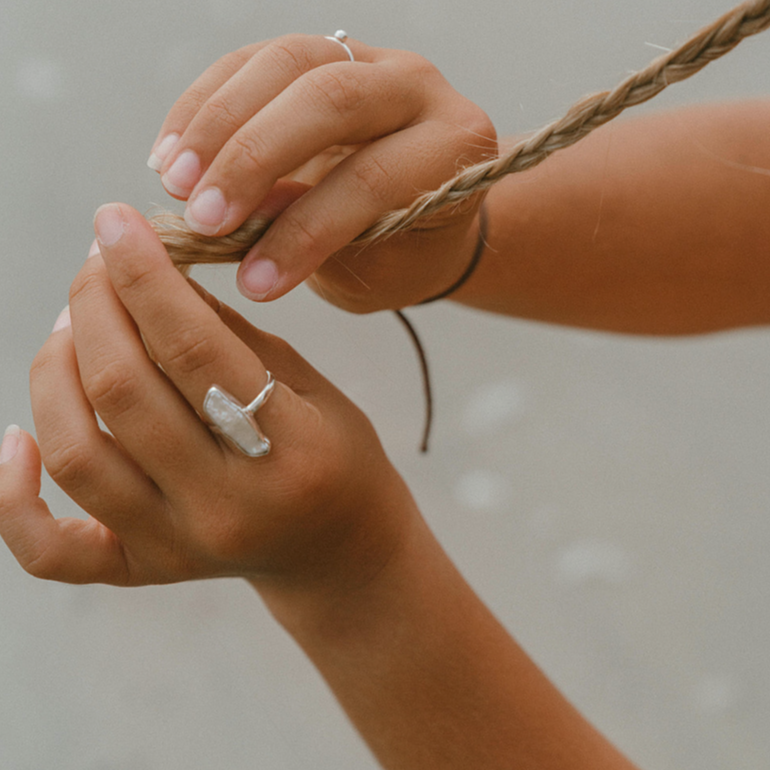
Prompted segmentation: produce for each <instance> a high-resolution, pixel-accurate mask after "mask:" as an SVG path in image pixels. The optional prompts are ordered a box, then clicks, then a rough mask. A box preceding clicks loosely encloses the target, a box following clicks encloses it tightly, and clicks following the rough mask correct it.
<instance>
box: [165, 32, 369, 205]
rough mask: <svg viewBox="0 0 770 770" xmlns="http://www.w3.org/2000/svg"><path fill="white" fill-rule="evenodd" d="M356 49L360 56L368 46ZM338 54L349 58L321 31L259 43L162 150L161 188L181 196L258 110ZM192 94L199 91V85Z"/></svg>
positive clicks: (187, 192) (184, 197)
mask: <svg viewBox="0 0 770 770" xmlns="http://www.w3.org/2000/svg"><path fill="white" fill-rule="evenodd" d="M358 49H359V50H358V51H357V53H358V55H359V56H363V55H364V50H365V49H366V50H368V47H366V46H358ZM343 59H344V60H345V61H347V60H348V57H347V55H346V53H345V51H344V49H343V48H342V47H341V46H340V45H339V44H338V43H335V42H333V41H330V40H326V39H325V38H324V37H323V36H322V35H287V36H285V37H282V38H278V39H277V40H273V41H270V42H268V43H264V44H261V46H260V47H259V48H256V50H253V51H252V55H251V57H250V58H249V60H248V61H247V62H245V63H243V65H242V66H241V67H240V68H239V69H238V70H237V71H235V72H234V73H233V74H232V76H231V77H230V78H228V79H227V80H226V81H225V82H221V83H220V87H219V88H218V89H217V90H216V91H215V92H210V93H209V97H208V99H206V101H205V102H203V103H200V104H198V105H197V110H196V112H195V114H194V116H193V117H192V118H191V119H190V120H189V122H188V124H187V125H186V127H185V130H184V133H183V134H182V136H181V140H180V141H179V142H178V143H176V144H175V145H174V147H173V149H172V150H171V151H170V152H168V153H167V154H166V155H165V156H164V160H165V162H164V163H163V166H162V177H161V180H162V182H163V185H164V186H165V188H166V190H167V191H168V192H169V193H171V194H172V195H175V196H176V197H178V198H182V199H186V198H187V197H188V196H189V194H190V192H191V191H192V189H193V187H194V186H195V185H196V184H197V182H198V181H199V179H200V177H201V174H202V173H203V172H204V171H205V169H206V168H208V166H209V165H210V164H211V162H212V161H213V160H214V158H215V157H216V156H217V154H218V153H219V151H220V150H221V149H222V147H223V146H224V145H225V144H226V143H227V141H228V140H229V139H230V138H231V137H232V136H233V134H235V133H236V132H237V131H238V130H240V129H241V128H242V127H243V125H244V124H246V123H247V122H248V121H249V120H250V119H251V118H252V117H254V115H256V114H257V112H259V111H260V110H261V109H262V108H263V107H264V106H265V105H267V104H268V103H269V102H270V101H271V100H273V99H274V98H275V97H276V96H278V95H279V94H280V93H281V92H282V91H283V90H284V89H285V88H286V87H287V86H289V85H290V84H291V83H293V82H294V81H295V80H297V79H298V78H300V77H302V75H304V74H305V73H307V72H310V71H311V70H313V69H315V68H317V67H320V66H322V65H324V64H329V63H333V62H339V61H342V60H343ZM212 82H213V81H212ZM208 85H209V82H207V83H206V86H208ZM194 88H195V87H194ZM196 94H197V95H198V96H200V95H202V92H201V90H200V89H196Z"/></svg>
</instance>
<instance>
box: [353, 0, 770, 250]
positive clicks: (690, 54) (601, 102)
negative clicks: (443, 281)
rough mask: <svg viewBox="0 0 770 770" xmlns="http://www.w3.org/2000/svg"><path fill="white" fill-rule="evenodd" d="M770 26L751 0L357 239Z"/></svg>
mask: <svg viewBox="0 0 770 770" xmlns="http://www.w3.org/2000/svg"><path fill="white" fill-rule="evenodd" d="M768 27H770V0H751V1H750V2H746V3H743V4H741V5H739V6H737V7H736V8H734V9H733V10H732V11H729V12H728V13H726V14H724V16H721V17H720V18H719V19H717V20H716V21H715V22H713V23H712V24H710V25H709V26H708V27H705V28H704V29H702V30H701V31H700V32H698V33H697V34H696V35H694V36H693V37H691V38H690V39H689V40H687V42H685V43H684V44H682V45H681V46H679V48H677V49H676V50H674V51H671V52H670V53H667V54H665V55H663V56H660V57H658V58H657V59H655V60H654V61H652V62H651V63H650V64H649V65H648V66H647V67H645V68H644V69H643V70H641V71H640V72H636V73H634V74H632V75H630V76H629V77H627V78H626V79H625V80H623V81H622V82H621V83H619V84H618V85H617V86H616V87H615V88H614V89H613V90H612V91H602V92H600V93H596V94H591V95H589V96H586V97H583V98H582V99H581V100H580V101H578V102H577V103H576V104H574V105H573V106H572V107H571V108H570V109H569V111H568V112H567V114H566V115H565V116H564V117H562V118H560V119H559V120H555V121H553V122H552V123H549V124H548V125H547V126H544V127H543V128H541V129H540V130H539V131H538V132H537V133H536V134H535V135H534V136H532V137H530V138H529V139H526V140H524V141H522V142H519V143H518V144H517V145H516V146H515V147H514V148H513V149H511V150H510V152H508V153H506V154H505V155H502V156H500V157H499V158H495V159H493V160H489V161H485V162H483V163H478V164H476V165H474V166H470V167H468V168H467V169H465V170H464V171H461V172H460V173H459V174H457V176H455V177H454V178H453V179H450V180H449V181H448V182H446V183H444V184H443V185H442V186H441V187H440V188H439V189H438V190H436V191H435V192H430V193H426V194H425V195H422V196H420V197H419V198H417V200H415V201H414V203H412V205H411V206H409V208H406V209H402V210H400V211H394V212H391V213H389V214H386V215H385V216H384V217H382V218H381V219H380V220H378V221H377V222H376V223H375V224H374V225H372V227H370V228H369V229H368V230H366V232H364V233H362V235H360V236H359V237H358V239H357V240H356V242H358V243H369V242H371V241H374V240H377V239H379V238H383V237H385V236H388V235H392V234H393V233H396V232H400V231H403V230H409V229H411V228H413V227H414V226H415V225H416V224H417V223H418V221H419V220H421V219H423V218H424V217H428V216H431V215H432V214H435V213H437V212H438V211H440V210H441V209H443V208H444V207H445V206H448V205H453V204H457V203H460V202H461V201H464V200H466V199H467V198H469V197H470V196H472V195H474V194H475V193H477V192H479V191H481V190H486V189H488V188H489V187H491V186H492V185H493V184H495V182H498V181H500V180H501V179H502V178H503V177H505V176H507V175H508V174H515V173H517V172H520V171H525V170H526V169H529V168H533V167H534V166H537V165H538V164H540V163H542V162H543V161H544V160H545V159H546V158H547V157H549V156H550V155H551V154H552V153H554V152H556V150H562V149H564V148H566V147H571V146H572V145H573V144H576V143H577V142H579V141H580V140H581V139H583V138H585V137H586V136H588V134H590V133H591V132H592V131H594V130H595V129H597V128H599V126H603V125H604V124H605V123H608V122H609V121H610V120H612V119H613V118H616V117H617V116H618V115H620V113H621V112H623V111H624V110H625V109H627V108H628V107H633V106H634V105H637V104H642V103H643V102H646V101H648V100H649V99H652V98H653V97H654V96H656V95H657V94H659V93H660V92H661V91H662V90H663V89H664V88H667V87H668V86H670V85H672V84H673V83H678V82H680V81H682V80H686V79H687V78H689V77H691V76H692V75H694V74H695V73H696V72H699V71H700V70H701V69H703V67H705V66H706V65H707V64H710V63H711V62H712V61H715V60H716V59H719V58H720V57H721V56H724V55H725V54H726V53H728V52H729V51H732V49H733V48H735V46H737V45H738V43H740V42H741V40H743V39H744V38H746V37H749V36H750V35H756V34H757V33H759V32H762V31H764V30H765V29H767V28H768Z"/></svg>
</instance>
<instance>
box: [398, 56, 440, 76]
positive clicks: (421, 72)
mask: <svg viewBox="0 0 770 770" xmlns="http://www.w3.org/2000/svg"><path fill="white" fill-rule="evenodd" d="M404 65H405V66H406V67H407V68H408V69H409V71H410V72H411V73H412V76H413V77H417V78H420V81H425V80H427V79H431V78H436V77H440V78H441V79H442V80H443V79H444V76H443V75H442V74H441V71H440V70H439V68H438V67H437V66H436V65H435V64H434V63H433V62H432V61H430V60H429V59H426V58H425V57H424V56H421V55H420V54H418V53H413V52H411V51H410V52H408V53H406V55H405V56H404Z"/></svg>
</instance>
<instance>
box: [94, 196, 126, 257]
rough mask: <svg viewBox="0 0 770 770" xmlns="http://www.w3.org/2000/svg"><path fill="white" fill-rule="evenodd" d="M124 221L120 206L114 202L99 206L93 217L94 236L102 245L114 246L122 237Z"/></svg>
mask: <svg viewBox="0 0 770 770" xmlns="http://www.w3.org/2000/svg"><path fill="white" fill-rule="evenodd" d="M125 226H126V223H125V221H124V220H123V214H121V212H120V208H119V207H118V206H116V205H115V204H114V203H108V204H106V205H104V206H101V207H100V208H98V209H97V211H96V216H95V217H94V229H95V230H96V237H97V238H98V239H99V243H100V244H101V245H102V246H106V247H107V248H109V247H110V246H114V245H115V244H116V243H117V242H118V241H119V240H120V239H121V238H122V237H123V231H124V229H125Z"/></svg>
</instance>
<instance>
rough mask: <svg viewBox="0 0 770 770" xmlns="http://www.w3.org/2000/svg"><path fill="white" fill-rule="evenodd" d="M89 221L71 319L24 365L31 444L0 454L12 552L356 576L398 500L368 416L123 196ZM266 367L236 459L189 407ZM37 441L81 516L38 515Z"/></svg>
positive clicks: (30, 565)
mask: <svg viewBox="0 0 770 770" xmlns="http://www.w3.org/2000/svg"><path fill="white" fill-rule="evenodd" d="M96 226H97V232H98V234H99V243H100V249H101V253H99V249H96V248H94V249H92V256H91V257H90V258H89V259H88V260H87V261H86V263H85V265H84V266H83V268H82V269H81V271H80V273H79V275H78V276H77V278H76V279H75V281H74V283H73V286H72V290H71V296H70V314H71V326H67V325H66V324H65V325H64V327H63V328H60V329H59V330H57V331H55V332H53V333H52V334H51V336H50V337H49V339H48V340H47V341H46V343H45V345H44V346H43V348H42V350H41V351H40V353H39V354H38V356H37V357H36V359H35V362H34V364H33V367H32V373H31V390H32V405H33V412H34V417H35V424H36V428H37V435H38V440H39V443H40V448H39V449H38V446H37V445H36V443H35V441H34V439H33V438H32V436H30V435H29V434H27V433H22V434H21V436H20V440H19V444H18V447H17V450H16V453H15V455H14V456H13V457H12V458H11V459H8V460H7V461H6V462H4V463H2V464H0V534H2V536H3V538H4V539H5V540H6V542H7V544H8V545H9V547H10V548H11V550H12V551H13V553H14V554H15V556H16V557H17V559H18V560H19V561H20V563H21V564H22V566H23V567H24V568H25V569H27V570H28V571H29V572H31V573H32V574H34V575H37V576H39V577H43V578H50V579H53V580H61V581H65V582H71V583H87V582H101V583H111V584H116V585H143V584H148V583H168V582H174V581H182V580H192V579H199V578H206V577H216V576H227V575H229V576H244V577H247V578H250V579H251V580H253V581H255V583H256V584H259V583H260V582H262V583H264V582H270V581H272V583H273V584H280V583H282V582H284V583H291V584H293V585H297V584H302V585H306V584H310V583H312V584H314V585H334V584H335V582H336V581H340V582H341V583H342V584H344V585H348V584H350V585H353V584H355V583H356V582H358V583H360V582H361V581H365V580H366V577H367V575H368V574H369V573H371V572H372V571H373V570H376V569H378V565H379V564H381V563H382V562H383V561H384V560H385V559H387V557H388V555H389V553H390V551H392V549H393V547H394V543H395V542H396V541H397V540H398V537H399V531H400V527H401V522H402V519H403V513H404V511H405V510H407V509H408V508H409V505H410V504H409V503H408V502H407V501H408V500H409V493H408V492H407V491H406V488H405V486H404V485H403V482H402V481H401V480H400V478H399V477H398V475H397V474H396V472H395V471H394V469H393V468H392V466H391V465H390V464H389V463H388V461H387V459H386V458H385V456H384V453H383V451H382V448H381V446H380V444H379V442H378V440H377V437H376V435H375V433H374V431H373V429H372V427H371V425H370V424H369V422H368V420H367V419H366V418H365V417H364V415H363V414H362V413H361V412H360V411H359V410H358V409H357V408H356V407H355V406H354V405H353V404H352V403H351V402H350V401H348V400H347V399H346V398H345V397H344V396H343V395H342V394H341V393H340V392H339V391H338V390H337V389H336V388H334V387H333V386H332V385H331V384H330V383H329V382H328V381H326V380H325V379H324V378H323V377H321V375H319V374H318V373H317V372H316V371H315V370H314V369H313V368H312V367H311V366H310V365H309V364H308V363H307V362H305V361H304V360H303V359H302V358H301V357H300V356H299V355H298V354H297V353H296V352H295V351H294V350H292V349H291V348H290V347H289V346H288V345H287V344H286V343H284V342H283V341H282V340H280V339H278V338H276V337H273V336H271V335H269V334H266V333H264V332H261V331H259V330H257V329H255V328H254V327H253V326H251V325H250V324H248V323H247V322H246V321H245V320H244V319H243V318H242V317H241V316H239V315H238V314H236V313H235V312H234V311H233V310H231V309H230V308H228V307H226V306H224V305H221V304H219V303H218V302H217V301H216V300H215V299H214V298H213V297H211V296H209V295H208V294H207V293H206V292H205V291H204V290H203V289H201V288H200V287H197V288H195V287H193V286H192V285H191V284H190V283H188V282H187V281H186V280H185V279H184V278H183V277H182V276H181V275H180V274H179V273H178V272H177V271H176V270H175V269H174V268H173V267H172V265H171V263H170V261H169V259H168V255H167V254H166V253H165V250H164V249H163V247H162V245H161V243H160V241H158V239H157V237H156V235H155V233H154V232H153V231H152V229H151V228H150V226H149V225H148V223H147V222H146V221H145V220H144V219H143V218H142V217H141V215H139V214H138V213H137V212H136V211H134V210H133V209H130V208H129V207H127V206H125V205H119V204H118V205H115V204H113V205H110V206H106V207H104V208H102V209H101V210H100V211H99V212H98V214H97V220H96ZM113 241H114V242H113ZM64 318H65V319H66V313H65V314H64ZM143 338H144V342H146V344H147V346H148V347H149V349H151V350H152V353H153V356H154V358H155V359H156V360H157V362H158V364H159V365H160V367H162V368H160V367H159V366H157V365H156V364H155V363H153V360H152V359H151V358H150V356H149V355H148V353H147V350H146V348H145V344H144V343H143ZM265 367H268V368H269V369H270V371H272V372H273V373H274V375H275V377H276V380H277V384H276V387H275V390H274V392H273V394H272V396H271V398H270V399H269V400H268V401H267V403H266V404H265V405H264V406H263V407H262V408H261V409H260V410H259V413H258V419H259V424H260V426H261V427H262V429H263V430H264V432H265V434H266V435H267V436H268V437H269V438H270V439H271V440H272V444H273V449H272V452H271V453H270V454H269V455H267V456H265V457H262V458H259V459H251V458H248V457H246V456H245V455H242V454H241V453H239V452H238V451H237V450H234V449H231V448H230V447H229V446H228V445H226V444H225V443H224V442H223V441H222V440H221V439H219V438H217V437H216V436H215V435H214V434H213V433H212V432H211V431H210V430H209V429H208V427H207V426H206V425H205V424H204V423H203V421H202V420H201V419H200V418H199V417H198V414H197V413H196V412H199V411H201V406H202V403H203V398H204V396H205V394H206V392H207V390H208V388H209V387H210V386H211V385H212V384H214V383H217V384H220V385H221V386H223V387H224V388H226V389H227V390H228V391H229V392H231V393H232V394H233V395H234V396H235V397H236V398H239V399H240V400H241V401H242V402H243V403H248V402H249V401H250V400H251V399H253V398H254V397H255V396H256V394H257V393H258V392H259V391H260V389H261V388H262V386H263V385H264V383H265V381H266V374H265ZM97 415H98V416H99V417H101V418H102V420H103V421H104V423H105V425H106V426H107V428H108V429H109V433H108V432H104V431H102V430H100V428H99V424H98V422H97ZM13 443H14V442H13V438H12V437H11V439H10V441H9V444H8V445H7V446H6V451H5V453H4V454H3V455H0V456H2V457H3V458H4V459H5V458H6V457H7V456H8V454H9V451H8V450H9V448H12V444H13ZM41 459H42V462H43V463H44V464H45V466H46V468H47V469H48V471H49V473H50V474H51V476H52V477H53V479H54V480H55V481H56V482H57V483H58V484H59V486H60V487H61V488H62V489H63V490H64V491H65V492H66V493H67V494H68V495H69V496H70V497H71V498H72V499H73V500H74V501H75V502H76V503H78V504H79V505H80V506H81V507H82V508H83V509H84V510H85V511H86V512H87V513H89V514H90V516H91V518H89V519H88V520H81V519H71V518H70V519H66V518H65V519H54V518H53V516H52V515H51V513H50V512H49V510H48V507H47V506H46V504H45V503H44V502H43V500H41V499H40V498H39V497H38V494H39V492H40V470H41V467H40V466H41ZM402 503H405V504H406V507H403V506H402V505H401V504H402Z"/></svg>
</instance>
